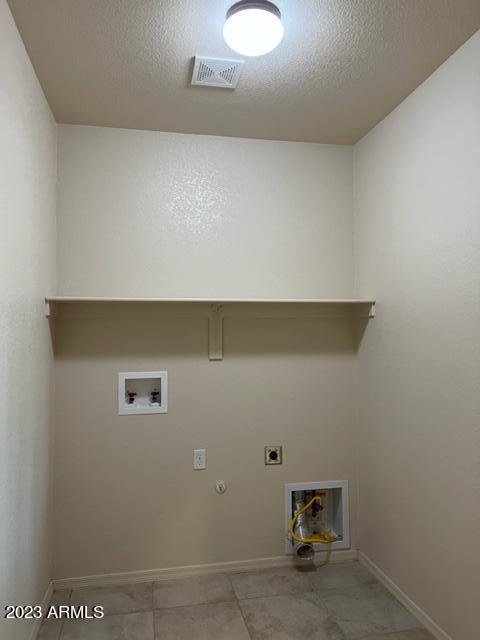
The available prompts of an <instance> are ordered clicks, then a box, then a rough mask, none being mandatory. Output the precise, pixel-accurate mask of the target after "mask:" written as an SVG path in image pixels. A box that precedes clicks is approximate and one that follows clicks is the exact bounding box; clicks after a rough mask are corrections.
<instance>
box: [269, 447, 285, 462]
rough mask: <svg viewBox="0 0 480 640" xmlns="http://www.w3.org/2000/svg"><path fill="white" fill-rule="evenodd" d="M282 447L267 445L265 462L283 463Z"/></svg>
mask: <svg viewBox="0 0 480 640" xmlns="http://www.w3.org/2000/svg"><path fill="white" fill-rule="evenodd" d="M282 462H283V455H282V447H281V446H274V447H272V446H271V447H265V464H282Z"/></svg>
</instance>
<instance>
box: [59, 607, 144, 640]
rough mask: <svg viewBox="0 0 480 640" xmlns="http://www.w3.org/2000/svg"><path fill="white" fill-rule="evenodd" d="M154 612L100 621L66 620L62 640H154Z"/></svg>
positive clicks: (123, 615) (130, 614) (125, 615)
mask: <svg viewBox="0 0 480 640" xmlns="http://www.w3.org/2000/svg"><path fill="white" fill-rule="evenodd" d="M153 639H154V632H153V612H152V611H143V612H141V613H127V614H119V615H113V616H106V617H105V618H102V619H100V620H66V621H65V622H64V625H63V628H62V633H61V640H153Z"/></svg>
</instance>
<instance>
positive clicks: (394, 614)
mask: <svg viewBox="0 0 480 640" xmlns="http://www.w3.org/2000/svg"><path fill="white" fill-rule="evenodd" d="M319 596H320V597H321V600H322V602H323V603H324V604H325V606H326V607H327V609H328V610H329V611H330V613H331V614H332V615H334V616H335V618H336V619H337V621H338V624H339V626H340V627H341V629H342V631H343V632H344V634H345V636H346V638H347V640H357V639H358V638H362V639H363V638H364V637H365V636H368V635H369V634H370V635H374V634H375V633H377V634H379V633H387V632H392V631H404V630H407V629H414V628H416V627H418V622H417V620H416V619H415V618H414V617H413V616H412V615H411V614H410V613H409V612H408V611H407V610H406V609H405V608H404V607H403V606H402V605H401V604H400V603H399V602H398V601H397V600H396V599H395V598H394V597H393V596H392V595H391V594H390V593H388V591H387V590H386V589H385V588H384V587H383V586H382V585H380V584H370V585H364V586H362V587H353V588H350V589H332V590H331V591H325V592H321V593H319Z"/></svg>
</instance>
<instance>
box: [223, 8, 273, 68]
mask: <svg viewBox="0 0 480 640" xmlns="http://www.w3.org/2000/svg"><path fill="white" fill-rule="evenodd" d="M223 37H224V38H225V42H226V43H227V44H228V46H229V47H230V48H231V49H233V50H234V51H236V52H237V53H240V54H242V55H244V56H263V55H264V54H265V53H269V51H273V49H275V47H277V46H278V45H279V44H280V42H281V40H282V38H283V25H282V20H281V14H280V10H279V9H278V7H276V6H275V5H274V4H273V3H272V2H268V1H267V0H259V1H258V2H253V1H252V0H241V1H240V2H237V3H236V4H234V5H232V6H231V7H230V9H229V10H228V11H227V15H226V19H225V24H224V26H223Z"/></svg>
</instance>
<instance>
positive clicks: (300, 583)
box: [230, 569, 312, 600]
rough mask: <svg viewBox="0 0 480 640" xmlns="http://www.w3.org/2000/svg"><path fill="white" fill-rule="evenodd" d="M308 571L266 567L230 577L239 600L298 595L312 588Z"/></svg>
mask: <svg viewBox="0 0 480 640" xmlns="http://www.w3.org/2000/svg"><path fill="white" fill-rule="evenodd" d="M310 576H311V574H310V573H308V572H302V571H298V570H296V569H267V570H263V571H251V572H247V573H234V574H231V575H230V579H231V581H232V584H233V588H234V590H235V594H236V596H237V598H238V599H239V600H244V599H245V598H262V597H267V596H283V595H298V594H301V593H304V592H306V591H311V590H312V584H311V579H310Z"/></svg>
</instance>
